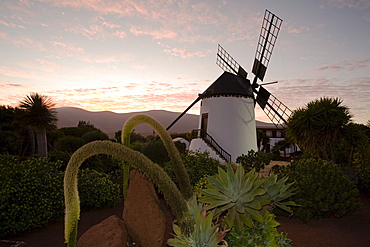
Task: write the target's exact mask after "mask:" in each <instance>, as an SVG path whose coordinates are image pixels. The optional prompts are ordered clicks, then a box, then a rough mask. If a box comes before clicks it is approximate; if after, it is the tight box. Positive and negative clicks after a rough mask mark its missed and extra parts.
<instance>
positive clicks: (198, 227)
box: [167, 196, 227, 247]
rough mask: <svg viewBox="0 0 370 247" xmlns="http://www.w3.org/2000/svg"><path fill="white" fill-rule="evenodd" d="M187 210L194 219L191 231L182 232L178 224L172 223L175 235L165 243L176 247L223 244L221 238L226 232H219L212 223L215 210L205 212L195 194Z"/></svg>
mask: <svg viewBox="0 0 370 247" xmlns="http://www.w3.org/2000/svg"><path fill="white" fill-rule="evenodd" d="M188 207H189V212H190V215H191V216H192V218H193V220H194V228H193V231H192V232H191V233H190V235H189V234H186V233H184V232H183V231H182V230H181V228H180V227H179V226H177V225H176V224H174V225H173V231H174V233H175V237H174V238H172V239H169V240H168V242H167V244H168V245H169V246H176V247H198V246H220V247H222V246H224V247H226V246H227V245H224V243H225V241H224V240H223V238H224V237H225V235H226V232H219V228H218V227H217V225H213V223H212V221H213V218H214V212H215V210H212V211H209V212H208V213H207V211H206V208H205V207H204V205H203V204H202V203H198V202H197V199H196V198H195V196H194V197H193V198H192V199H191V200H190V201H189V202H188Z"/></svg>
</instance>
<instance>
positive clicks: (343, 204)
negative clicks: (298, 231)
mask: <svg viewBox="0 0 370 247" xmlns="http://www.w3.org/2000/svg"><path fill="white" fill-rule="evenodd" d="M280 175H283V176H289V180H288V181H289V182H294V181H295V186H296V187H297V191H296V194H295V195H294V196H293V197H292V198H291V199H292V200H293V201H294V202H296V203H297V204H299V205H301V206H300V207H297V208H295V209H294V216H295V217H297V218H299V219H301V220H303V221H305V222H307V221H309V220H310V219H311V218H315V219H317V218H321V217H325V216H331V215H334V216H336V217H341V216H344V215H346V214H349V213H351V212H353V211H354V210H356V209H357V208H359V207H360V206H361V201H360V198H359V196H358V195H359V191H358V189H357V188H356V187H355V185H354V184H353V183H352V182H351V181H350V180H349V179H348V177H347V176H345V175H344V174H343V173H342V172H341V171H340V169H339V167H338V166H337V165H335V164H334V163H332V162H330V161H324V160H315V159H305V160H300V161H299V162H293V163H292V164H290V165H288V166H285V167H281V168H280Z"/></svg>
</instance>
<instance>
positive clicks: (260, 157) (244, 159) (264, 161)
mask: <svg viewBox="0 0 370 247" xmlns="http://www.w3.org/2000/svg"><path fill="white" fill-rule="evenodd" d="M270 160H271V154H269V153H264V152H261V151H258V152H256V151H254V150H249V151H248V154H247V155H245V154H242V156H239V157H238V158H236V163H239V164H241V165H242V166H243V167H244V169H245V170H246V171H250V170H252V169H255V170H256V172H260V170H263V169H264V168H265V166H267V165H269V164H270Z"/></svg>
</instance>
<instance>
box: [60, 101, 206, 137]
mask: <svg viewBox="0 0 370 247" xmlns="http://www.w3.org/2000/svg"><path fill="white" fill-rule="evenodd" d="M56 112H57V117H58V122H57V126H58V128H63V127H77V125H78V122H79V121H86V122H90V123H91V124H93V125H94V126H95V127H96V128H99V129H101V130H102V131H103V132H105V133H107V134H108V135H109V137H111V138H113V137H114V133H115V132H116V131H118V130H122V127H123V125H124V124H125V122H126V120H127V119H129V118H130V117H132V116H133V115H136V114H146V115H148V116H151V117H153V118H155V119H156V120H157V121H158V122H160V123H161V124H162V125H163V126H164V127H165V128H167V126H168V125H170V124H171V123H172V121H174V120H175V119H176V118H177V117H178V116H179V115H180V113H178V112H169V111H163V110H153V111H143V112H130V113H115V112H111V111H101V112H90V111H86V110H84V109H80V108H75V107H59V108H56ZM198 121H199V116H198V115H193V114H185V115H184V116H183V117H182V118H181V119H180V120H179V121H178V122H177V123H176V124H175V125H174V126H173V127H172V128H171V129H170V133H184V132H189V131H192V130H193V129H197V128H198ZM135 133H140V134H142V135H143V136H147V135H150V134H153V131H152V129H151V128H150V127H148V126H147V125H144V124H140V125H138V126H136V128H135Z"/></svg>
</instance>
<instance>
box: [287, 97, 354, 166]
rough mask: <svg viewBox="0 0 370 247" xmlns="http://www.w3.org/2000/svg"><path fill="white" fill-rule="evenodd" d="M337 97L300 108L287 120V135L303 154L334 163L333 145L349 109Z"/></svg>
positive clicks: (347, 118) (345, 121)
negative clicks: (304, 152) (309, 154)
mask: <svg viewBox="0 0 370 247" xmlns="http://www.w3.org/2000/svg"><path fill="white" fill-rule="evenodd" d="M341 104H342V100H340V99H338V98H328V97H323V98H320V99H316V100H314V101H312V102H310V103H308V104H307V105H306V106H305V107H303V108H299V109H297V110H296V111H294V113H293V114H292V116H291V117H290V118H289V120H288V124H287V130H286V136H287V138H289V139H290V140H292V141H294V142H295V143H297V144H298V146H300V147H301V148H302V149H304V150H305V151H306V152H308V153H311V154H312V155H315V156H317V157H319V158H324V159H326V160H329V156H330V159H331V160H332V161H333V162H335V155H334V150H333V144H334V143H335V142H337V141H338V140H339V138H340V136H341V134H342V131H343V128H344V127H345V126H346V125H347V124H348V123H349V122H350V121H351V117H352V116H351V114H350V112H349V109H348V107H346V106H343V105H341Z"/></svg>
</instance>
